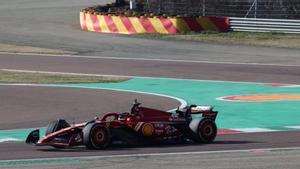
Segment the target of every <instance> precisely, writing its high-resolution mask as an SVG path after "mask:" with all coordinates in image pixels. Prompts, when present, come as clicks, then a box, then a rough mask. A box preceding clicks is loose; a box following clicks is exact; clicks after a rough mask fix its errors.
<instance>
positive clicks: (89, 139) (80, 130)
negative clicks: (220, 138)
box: [26, 101, 218, 149]
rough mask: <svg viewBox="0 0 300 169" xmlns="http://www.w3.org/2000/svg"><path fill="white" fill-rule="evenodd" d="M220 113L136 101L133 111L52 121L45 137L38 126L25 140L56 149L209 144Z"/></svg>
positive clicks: (198, 107)
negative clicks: (74, 120)
mask: <svg viewBox="0 0 300 169" xmlns="http://www.w3.org/2000/svg"><path fill="white" fill-rule="evenodd" d="M193 114H199V116H196V118H195V117H192V115H193ZM201 114H202V115H201ZM217 114H218V112H217V111H214V110H213V107H211V106H197V105H190V106H187V107H185V108H181V109H179V108H178V109H177V110H176V112H174V113H170V112H165V111H161V110H156V109H151V108H147V107H141V106H140V103H138V102H137V101H135V102H134V104H133V106H132V108H131V112H130V113H127V112H125V113H113V112H108V113H106V114H105V115H104V116H103V117H102V118H95V119H93V120H92V121H89V122H87V123H82V124H74V125H70V124H69V123H67V122H66V121H65V120H63V119H60V120H56V121H53V122H51V123H49V125H48V127H47V129H46V132H45V137H43V138H41V139H40V136H39V135H40V132H39V130H38V129H37V130H34V131H32V132H31V133H30V134H29V135H28V137H27V139H26V143H28V144H35V145H38V146H46V145H47V146H53V147H55V148H69V147H72V146H80V145H85V146H86V147H87V148H88V149H105V148H106V147H108V146H110V145H112V144H114V143H116V144H117V143H118V144H125V145H141V144H148V143H160V142H174V141H178V140H188V141H192V142H196V143H204V144H206V143H211V142H213V141H214V139H215V138H216V135H217V126H216V123H215V119H216V117H217Z"/></svg>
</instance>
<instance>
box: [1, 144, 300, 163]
mask: <svg viewBox="0 0 300 169" xmlns="http://www.w3.org/2000/svg"><path fill="white" fill-rule="evenodd" d="M292 150H300V147H286V148H262V149H242V150H220V151H191V152H174V153H149V154H147V153H144V154H123V155H104V156H84V157H82V156H78V157H59V158H34V159H18V160H0V162H26V161H39V160H40V161H44V160H46V161H51V160H55V161H56V160H60V161H61V160H76V159H78V160H93V159H94V160H97V159H103V158H126V157H147V156H170V155H171V156H173V155H201V154H220V153H224V154H226V153H252V152H270V151H292Z"/></svg>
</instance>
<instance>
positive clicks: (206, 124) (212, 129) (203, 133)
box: [189, 118, 217, 144]
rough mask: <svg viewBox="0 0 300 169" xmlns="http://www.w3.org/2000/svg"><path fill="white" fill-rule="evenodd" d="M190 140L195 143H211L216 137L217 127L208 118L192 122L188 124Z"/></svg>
mask: <svg viewBox="0 0 300 169" xmlns="http://www.w3.org/2000/svg"><path fill="white" fill-rule="evenodd" d="M189 126H190V129H191V132H192V133H191V135H192V137H191V139H192V140H193V141H194V142H197V143H204V144H208V143H212V142H213V141H214V140H215V138H216V136H217V125H216V123H215V122H214V121H213V120H212V119H210V118H202V119H196V120H193V121H192V122H191V123H190V125H189Z"/></svg>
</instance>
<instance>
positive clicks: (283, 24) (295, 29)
mask: <svg viewBox="0 0 300 169" xmlns="http://www.w3.org/2000/svg"><path fill="white" fill-rule="evenodd" d="M229 20H230V30H231V31H247V32H282V33H300V20H288V19H260V18H237V17H230V18H229Z"/></svg>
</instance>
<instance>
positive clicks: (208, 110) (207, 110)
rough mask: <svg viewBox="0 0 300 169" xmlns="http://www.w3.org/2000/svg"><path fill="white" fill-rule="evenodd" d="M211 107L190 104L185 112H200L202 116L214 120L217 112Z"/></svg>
mask: <svg viewBox="0 0 300 169" xmlns="http://www.w3.org/2000/svg"><path fill="white" fill-rule="evenodd" d="M213 109H214V107H213V106H197V105H190V106H189V108H188V110H187V112H190V113H191V114H202V117H205V118H210V119H212V120H216V118H217V115H218V112H217V111H214V110H213Z"/></svg>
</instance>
